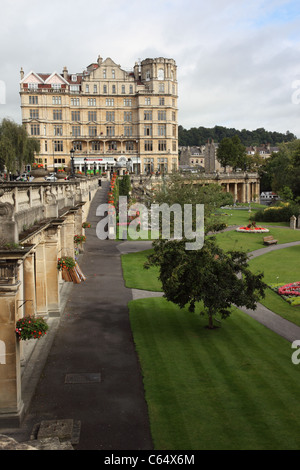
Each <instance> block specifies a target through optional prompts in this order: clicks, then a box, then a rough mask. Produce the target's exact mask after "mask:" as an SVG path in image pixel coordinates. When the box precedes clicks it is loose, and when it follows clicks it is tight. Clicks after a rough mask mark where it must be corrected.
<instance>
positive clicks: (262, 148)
mask: <svg viewBox="0 0 300 470" xmlns="http://www.w3.org/2000/svg"><path fill="white" fill-rule="evenodd" d="M246 152H247V155H256V154H258V155H259V156H260V157H261V158H263V159H266V158H269V157H270V156H271V155H272V153H277V152H279V148H278V147H271V145H270V144H262V145H259V146H250V147H247V148H246Z"/></svg>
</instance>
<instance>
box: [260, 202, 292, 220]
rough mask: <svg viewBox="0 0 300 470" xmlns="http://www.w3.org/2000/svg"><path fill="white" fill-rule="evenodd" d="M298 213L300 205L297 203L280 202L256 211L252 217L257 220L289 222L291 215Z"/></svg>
mask: <svg viewBox="0 0 300 470" xmlns="http://www.w3.org/2000/svg"><path fill="white" fill-rule="evenodd" d="M299 214H300V207H299V206H298V205H297V204H293V203H285V204H283V203H280V205H276V206H271V207H266V208H265V209H261V210H259V211H257V212H256V213H255V215H254V219H255V220H256V221H258V222H289V221H290V218H291V217H292V215H294V216H296V217H298V215H299Z"/></svg>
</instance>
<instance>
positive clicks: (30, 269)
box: [24, 252, 36, 316]
mask: <svg viewBox="0 0 300 470" xmlns="http://www.w3.org/2000/svg"><path fill="white" fill-rule="evenodd" d="M24 301H25V305H24V313H25V316H28V315H35V313H36V295H35V262H34V253H32V252H31V253H30V254H29V255H28V256H27V257H26V258H25V259H24Z"/></svg>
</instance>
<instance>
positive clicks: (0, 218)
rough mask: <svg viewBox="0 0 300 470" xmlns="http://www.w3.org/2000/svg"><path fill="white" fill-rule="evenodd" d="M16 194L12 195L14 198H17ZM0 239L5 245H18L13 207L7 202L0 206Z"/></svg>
mask: <svg viewBox="0 0 300 470" xmlns="http://www.w3.org/2000/svg"><path fill="white" fill-rule="evenodd" d="M15 189H17V188H15ZM16 194H17V193H15V192H14V193H13V196H14V197H15V198H17V196H16ZM0 238H1V239H2V240H3V241H5V243H18V241H19V234H18V226H17V223H16V221H15V218H14V206H13V205H12V204H9V203H8V202H4V203H2V204H0Z"/></svg>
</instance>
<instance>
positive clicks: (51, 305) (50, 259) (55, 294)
mask: <svg viewBox="0 0 300 470" xmlns="http://www.w3.org/2000/svg"><path fill="white" fill-rule="evenodd" d="M58 245H59V242H58V230H57V227H53V226H51V227H49V228H47V230H46V232H45V271H46V279H47V290H46V296H47V308H48V315H49V316H50V317H58V316H60V295H59V275H58V274H59V271H58V269H57V259H58V256H57V253H58Z"/></svg>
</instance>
